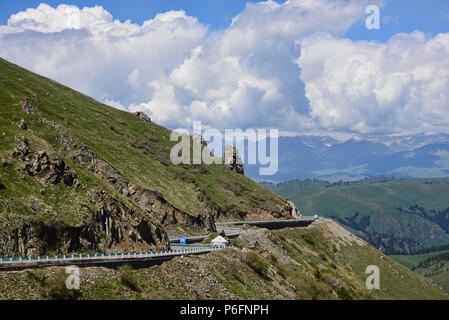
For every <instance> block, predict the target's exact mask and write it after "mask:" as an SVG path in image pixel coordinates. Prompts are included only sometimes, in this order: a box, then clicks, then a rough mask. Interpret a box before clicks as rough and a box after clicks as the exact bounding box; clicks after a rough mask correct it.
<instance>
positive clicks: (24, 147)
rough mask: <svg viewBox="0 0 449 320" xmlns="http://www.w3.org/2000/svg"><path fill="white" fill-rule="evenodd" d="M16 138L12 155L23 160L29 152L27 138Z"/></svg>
mask: <svg viewBox="0 0 449 320" xmlns="http://www.w3.org/2000/svg"><path fill="white" fill-rule="evenodd" d="M16 140H17V146H16V147H15V148H14V151H13V153H12V155H13V156H14V157H18V158H21V159H22V160H24V159H25V157H26V156H27V155H29V154H30V146H29V144H28V140H27V139H26V138H25V137H24V136H18V137H17V138H16Z"/></svg>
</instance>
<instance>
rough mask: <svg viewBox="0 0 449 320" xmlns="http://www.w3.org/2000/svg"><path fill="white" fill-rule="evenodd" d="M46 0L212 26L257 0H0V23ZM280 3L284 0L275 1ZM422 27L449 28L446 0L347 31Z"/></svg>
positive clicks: (393, 8)
mask: <svg viewBox="0 0 449 320" xmlns="http://www.w3.org/2000/svg"><path fill="white" fill-rule="evenodd" d="M41 2H45V3H46V4H49V5H51V6H53V7H55V6H58V5H59V4H71V5H76V6H78V7H80V8H82V7H84V6H88V7H91V6H95V5H101V6H103V7H104V8H105V9H106V10H108V11H109V12H110V13H111V14H112V15H113V16H114V18H115V19H119V20H120V21H125V20H127V19H130V20H131V21H132V22H133V23H138V24H141V23H143V21H145V20H148V19H150V18H152V17H154V16H155V15H156V14H158V13H161V12H166V11H169V10H184V11H185V12H186V13H187V14H188V15H191V16H194V17H197V18H198V19H199V21H200V22H201V23H203V24H206V25H208V26H209V27H210V29H211V30H218V29H223V28H226V27H227V26H228V25H229V24H230V23H231V21H232V18H233V17H234V16H235V15H237V14H238V13H240V12H242V11H243V9H244V8H245V5H246V3H248V2H258V1H257V0H131V1H129V0H128V1H125V0H102V1H100V0H66V1H60V0H47V1H34V0H16V1H1V3H0V24H6V22H7V21H8V18H9V17H10V16H11V14H14V13H17V12H19V11H23V10H26V9H27V8H34V7H37V6H38V5H39V4H40V3H41ZM276 2H278V3H283V2H285V1H280V0H278V1H276ZM414 30H419V31H423V32H425V33H428V34H433V35H434V34H437V33H440V32H447V31H448V30H449V1H448V0H429V1H422V0H390V1H387V3H386V5H385V6H384V7H383V8H382V9H381V29H380V30H367V29H366V28H365V24H364V21H363V20H360V21H359V22H357V23H355V24H354V26H353V27H352V28H350V29H349V30H348V32H347V33H346V35H345V36H346V37H348V38H349V39H352V40H376V41H382V42H384V41H387V40H388V39H389V38H390V37H391V36H393V35H394V34H397V33H399V32H412V31H414Z"/></svg>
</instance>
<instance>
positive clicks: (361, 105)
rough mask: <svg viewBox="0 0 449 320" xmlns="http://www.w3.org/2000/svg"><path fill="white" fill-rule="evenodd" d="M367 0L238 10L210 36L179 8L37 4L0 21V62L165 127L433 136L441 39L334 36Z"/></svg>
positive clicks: (441, 112) (441, 74) (443, 80)
mask: <svg viewBox="0 0 449 320" xmlns="http://www.w3.org/2000/svg"><path fill="white" fill-rule="evenodd" d="M372 2H373V1H370V3H369V4H372ZM367 4H368V3H367V2H366V1H355V0H354V1H343V0H342V1H328V0H318V1H315V0H314V1H311V0H289V1H286V2H284V3H282V4H279V3H276V2H273V1H266V2H259V3H249V4H248V5H247V6H246V8H245V10H244V11H242V12H241V13H240V14H239V15H238V16H236V17H235V18H234V19H233V22H232V24H231V25H230V26H229V27H228V28H226V29H224V30H221V31H214V32H212V31H210V30H208V28H207V27H206V26H204V25H203V24H201V23H200V22H199V21H198V20H197V19H196V18H194V17H190V16H187V15H186V14H185V13H184V12H183V11H170V12H166V13H161V14H159V15H157V16H156V17H154V18H153V19H151V20H148V21H145V22H144V23H143V24H142V25H136V24H132V23H131V22H130V21H125V22H120V21H117V20H114V19H113V17H112V16H111V15H110V14H109V13H108V12H107V11H106V10H104V9H103V8H102V7H94V8H83V9H79V8H77V7H73V6H66V5H61V6H58V7H57V8H52V7H50V6H48V5H45V4H41V5H40V6H39V7H38V8H35V9H28V10H26V11H24V12H20V13H18V14H16V15H12V16H11V17H10V19H9V21H8V25H6V26H0V56H2V57H4V58H6V59H8V60H12V61H13V62H16V63H18V64H20V65H23V66H25V67H27V68H30V69H31V70H33V71H36V72H38V73H42V74H44V75H46V76H49V77H52V78H54V79H56V80H58V81H60V82H62V83H64V84H67V85H69V86H72V87H74V88H76V89H78V90H81V91H82V92H84V93H86V94H89V95H92V96H94V97H95V98H97V99H99V100H102V101H104V102H106V103H108V104H111V105H113V106H115V107H117V108H121V109H126V110H130V111H136V110H144V111H146V112H147V113H149V114H150V116H151V118H152V119H153V120H154V121H156V122H159V123H161V124H164V125H166V126H170V127H172V128H177V127H185V126H190V124H191V121H192V120H201V121H202V122H203V123H204V124H207V125H210V126H214V127H217V128H227V127H230V128H235V127H240V128H242V129H246V128H248V127H276V128H279V129H281V130H285V131H293V132H306V131H320V132H326V131H327V132H339V133H348V132H349V133H373V132H376V133H397V132H401V133H408V132H417V131H425V132H429V131H434V132H440V131H445V130H446V127H447V125H448V124H449V115H448V112H449V111H448V101H447V99H448V98H447V95H448V92H449V89H448V88H449V85H448V83H449V82H448V81H449V80H448V78H449V60H448V59H449V58H448V57H449V55H448V51H449V50H448V43H449V40H448V37H449V34H440V35H437V36H435V37H433V38H428V37H425V36H424V35H423V34H422V33H419V32H414V33H412V34H399V35H396V36H395V37H393V38H392V39H391V40H390V41H388V42H387V43H374V42H365V41H358V42H354V41H351V40H349V39H344V38H342V37H343V36H344V34H345V32H346V30H348V28H349V27H350V26H351V25H353V24H354V23H355V22H356V21H358V20H361V19H364V17H365V7H366V5H367Z"/></svg>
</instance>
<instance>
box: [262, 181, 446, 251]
mask: <svg viewBox="0 0 449 320" xmlns="http://www.w3.org/2000/svg"><path fill="white" fill-rule="evenodd" d="M265 186H267V187H269V188H270V189H272V190H274V191H276V192H277V193H279V194H280V195H282V196H284V197H287V198H289V199H291V200H292V201H294V202H295V204H296V205H297V206H298V207H299V208H301V211H302V214H303V215H313V214H315V213H316V214H319V215H320V216H324V217H332V218H334V219H336V220H337V221H339V222H340V223H342V224H344V225H345V226H347V227H348V228H349V229H350V230H352V231H354V232H356V233H357V234H359V235H361V236H362V237H364V239H367V240H368V241H369V242H370V243H372V244H373V245H374V246H376V247H377V248H383V249H384V250H386V251H387V252H389V253H395V252H396V253H399V252H403V253H412V252H415V251H417V250H420V249H422V248H428V247H432V246H439V245H444V244H448V243H449V233H448V232H449V228H448V222H449V209H448V208H449V197H448V196H447V195H448V194H449V179H410V180H408V179H407V180H397V179H366V180H361V181H357V182H351V183H341V182H340V183H333V184H331V183H327V182H323V181H316V180H306V181H290V182H286V183H281V184H277V185H276V184H269V183H267V184H265Z"/></svg>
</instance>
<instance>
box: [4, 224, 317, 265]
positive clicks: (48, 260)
mask: <svg viewBox="0 0 449 320" xmlns="http://www.w3.org/2000/svg"><path fill="white" fill-rule="evenodd" d="M316 219H317V218H315V217H303V218H300V219H289V220H257V221H232V222H217V223H216V228H217V231H218V230H223V231H224V232H225V235H226V236H227V237H230V238H232V237H236V236H238V235H239V234H240V233H242V232H243V229H241V228H236V227H229V225H234V226H236V225H254V226H257V227H264V228H269V229H279V228H285V227H295V226H307V225H309V224H310V223H312V222H313V221H315V220H316ZM208 236H209V234H203V235H196V236H186V237H185V238H186V242H197V241H202V240H204V239H206V238H207V237H208ZM169 241H170V246H171V248H172V249H173V248H176V249H175V250H168V251H156V252H135V253H109V254H107V253H105V254H71V255H62V256H43V257H23V258H0V269H15V268H20V269H23V268H38V267H48V266H67V265H80V266H81V265H96V264H111V263H124V262H136V261H150V262H151V261H154V262H158V261H165V260H169V259H172V258H174V257H177V256H184V255H192V254H203V253H208V252H212V251H215V250H220V249H224V248H225V246H224V245H213V244H183V245H181V244H180V243H179V242H180V237H172V238H169Z"/></svg>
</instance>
